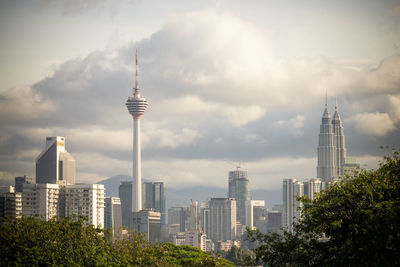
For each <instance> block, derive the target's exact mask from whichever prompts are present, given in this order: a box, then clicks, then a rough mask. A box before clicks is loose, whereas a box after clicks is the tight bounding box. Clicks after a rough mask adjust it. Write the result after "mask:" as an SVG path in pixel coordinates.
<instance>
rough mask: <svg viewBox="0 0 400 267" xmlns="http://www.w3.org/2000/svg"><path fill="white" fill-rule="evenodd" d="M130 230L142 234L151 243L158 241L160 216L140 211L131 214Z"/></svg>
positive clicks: (149, 211)
mask: <svg viewBox="0 0 400 267" xmlns="http://www.w3.org/2000/svg"><path fill="white" fill-rule="evenodd" d="M132 229H133V231H137V232H140V233H143V234H144V236H145V238H146V239H147V240H149V241H151V242H159V241H160V231H161V214H160V213H159V212H157V211H152V210H141V211H138V212H133V213H132Z"/></svg>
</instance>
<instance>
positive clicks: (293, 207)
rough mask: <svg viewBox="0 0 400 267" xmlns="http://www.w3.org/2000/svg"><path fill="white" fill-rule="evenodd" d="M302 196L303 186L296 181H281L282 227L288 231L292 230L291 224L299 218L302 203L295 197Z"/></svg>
mask: <svg viewBox="0 0 400 267" xmlns="http://www.w3.org/2000/svg"><path fill="white" fill-rule="evenodd" d="M303 195H304V184H303V183H302V182H299V181H297V180H296V179H284V180H283V213H282V223H283V227H285V228H287V229H288V230H289V231H292V230H293V222H294V221H295V220H297V219H299V218H300V215H301V211H300V210H299V208H301V207H302V203H301V202H300V201H297V197H301V196H303Z"/></svg>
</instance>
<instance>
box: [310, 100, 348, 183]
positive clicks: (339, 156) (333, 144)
mask: <svg viewBox="0 0 400 267" xmlns="http://www.w3.org/2000/svg"><path fill="white" fill-rule="evenodd" d="M345 158H346V145H345V138H344V134H343V125H342V120H341V119H340V116H339V113H338V106H337V101H336V105H335V113H334V115H333V119H332V120H331V116H330V115H329V111H328V103H327V101H326V102H325V110H324V114H323V116H322V122H321V126H320V132H319V138H318V165H317V177H318V178H320V179H321V180H322V181H323V182H330V181H332V179H334V178H338V177H340V176H343V175H344V166H345Z"/></svg>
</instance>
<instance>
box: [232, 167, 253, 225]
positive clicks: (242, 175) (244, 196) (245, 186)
mask: <svg viewBox="0 0 400 267" xmlns="http://www.w3.org/2000/svg"><path fill="white" fill-rule="evenodd" d="M239 168H240V167H237V169H236V170H235V171H230V172H229V178H228V182H229V191H228V197H229V198H234V199H236V220H237V221H239V222H240V223H241V224H242V225H244V224H245V221H246V207H245V206H246V201H247V200H250V188H249V179H248V178H247V171H242V170H239Z"/></svg>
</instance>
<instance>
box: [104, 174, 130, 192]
mask: <svg viewBox="0 0 400 267" xmlns="http://www.w3.org/2000/svg"><path fill="white" fill-rule="evenodd" d="M123 181H132V176H128V175H122V174H120V175H116V176H112V177H110V178H108V179H104V180H103V181H101V182H98V184H104V187H105V189H106V196H109V197H118V189H119V185H120V184H121V182H123Z"/></svg>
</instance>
